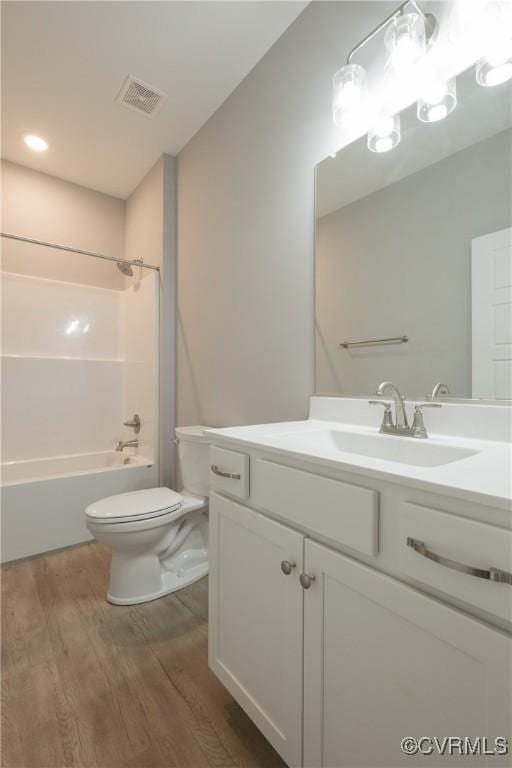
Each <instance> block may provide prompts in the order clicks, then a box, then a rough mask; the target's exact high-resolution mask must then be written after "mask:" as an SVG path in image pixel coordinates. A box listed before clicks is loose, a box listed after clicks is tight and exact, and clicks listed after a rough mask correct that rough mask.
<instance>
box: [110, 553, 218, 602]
mask: <svg viewBox="0 0 512 768" xmlns="http://www.w3.org/2000/svg"><path fill="white" fill-rule="evenodd" d="M207 575H208V561H206V562H205V563H199V564H198V565H196V566H194V567H193V568H190V569H188V570H187V571H186V573H183V574H179V573H176V572H171V571H167V572H166V571H162V586H161V587H160V589H159V590H158V592H153V593H151V594H148V595H139V596H137V597H131V598H130V597H124V598H123V597H116V596H115V595H111V594H110V592H107V600H108V602H109V603H112V604H113V605H138V604H140V603H149V602H150V601H151V600H158V598H159V597H163V596H164V595H170V594H171V593H172V592H177V591H178V590H179V589H183V588H184V587H188V586H189V585H190V584H193V583H194V582H195V581H199V580H200V579H204V577H205V576H207Z"/></svg>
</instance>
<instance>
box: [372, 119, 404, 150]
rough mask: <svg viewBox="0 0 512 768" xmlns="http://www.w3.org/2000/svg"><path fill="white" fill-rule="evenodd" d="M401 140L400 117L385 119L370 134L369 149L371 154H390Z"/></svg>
mask: <svg viewBox="0 0 512 768" xmlns="http://www.w3.org/2000/svg"><path fill="white" fill-rule="evenodd" d="M400 139H401V133H400V115H393V116H392V117H384V118H382V119H381V120H379V121H378V123H377V124H376V125H375V127H374V128H373V129H372V130H371V131H370V132H369V133H368V149H369V150H370V151H371V152H378V153H382V152H389V151H390V150H392V149H394V148H395V147H396V146H397V145H398V144H399V143H400Z"/></svg>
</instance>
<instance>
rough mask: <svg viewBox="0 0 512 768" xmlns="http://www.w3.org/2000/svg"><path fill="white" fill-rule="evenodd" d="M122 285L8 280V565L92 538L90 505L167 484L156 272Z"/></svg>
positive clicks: (140, 273) (14, 276)
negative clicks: (130, 445) (162, 461)
mask: <svg viewBox="0 0 512 768" xmlns="http://www.w3.org/2000/svg"><path fill="white" fill-rule="evenodd" d="M41 258H43V256H41ZM79 258H80V259H83V258H84V257H79ZM20 263H21V262H20ZM108 266H109V267H110V269H111V270H112V271H114V270H115V271H116V272H117V270H116V268H115V265H114V264H110V265H108ZM23 271H24V270H22V269H20V272H23ZM91 282H92V283H94V282H96V283H97V282H98V281H97V280H96V279H95V280H92V281H91ZM114 284H115V285H116V287H115V288H112V287H103V285H97V284H87V283H86V282H83V277H81V279H80V282H64V281H60V280H55V279H47V278H44V277H40V276H34V275H30V274H21V273H15V272H4V273H3V275H2V299H3V302H2V303H3V312H2V327H3V335H2V378H3V389H2V424H3V429H2V462H3V463H2V561H8V560H13V559H16V558H19V557H24V556H27V555H33V554H36V553H38V552H43V551H47V550H50V549H55V548H58V547H63V546H67V545H70V544H74V543H78V542H80V541H85V540H87V539H89V538H90V534H89V532H88V531H87V529H86V527H85V524H84V522H83V510H84V507H85V506H86V505H87V504H89V503H91V502H92V501H94V500H96V499H98V498H101V497H103V496H107V495H110V494H114V493H120V492H123V491H129V490H135V489H138V488H145V487H151V486H153V485H157V484H158V461H157V458H158V450H157V448H158V439H159V436H158V311H159V307H158V304H159V273H158V272H152V271H150V270H145V269H143V268H142V269H141V268H136V269H134V276H133V277H132V278H124V277H121V280H117V279H116V282H115V283H114ZM135 413H138V414H139V415H140V418H141V422H142V428H141V431H140V433H139V434H138V435H137V437H138V439H139V447H138V449H136V450H133V449H126V450H125V451H124V452H123V454H120V453H118V452H117V453H116V452H115V451H114V447H115V445H116V443H117V442H118V440H127V439H130V438H133V437H134V434H133V430H132V429H130V428H128V427H124V426H123V422H124V421H127V420H129V419H131V418H132V416H133V415H134V414H135ZM125 461H127V463H124V462H125Z"/></svg>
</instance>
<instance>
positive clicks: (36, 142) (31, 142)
mask: <svg viewBox="0 0 512 768" xmlns="http://www.w3.org/2000/svg"><path fill="white" fill-rule="evenodd" d="M23 140H24V142H25V144H26V145H27V147H29V149H32V150H33V151H34V152H45V151H46V150H47V149H48V143H47V142H46V141H45V140H44V139H43V138H42V137H41V136H36V135H35V134H34V133H27V135H26V136H24V138H23Z"/></svg>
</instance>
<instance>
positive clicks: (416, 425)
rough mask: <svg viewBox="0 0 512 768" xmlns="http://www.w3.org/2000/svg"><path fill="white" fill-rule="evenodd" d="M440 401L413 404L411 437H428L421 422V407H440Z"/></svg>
mask: <svg viewBox="0 0 512 768" xmlns="http://www.w3.org/2000/svg"><path fill="white" fill-rule="evenodd" d="M442 407H443V406H442V405H441V403H417V404H416V405H415V406H414V419H413V422H412V427H411V433H412V437H421V438H426V437H428V432H427V430H426V428H425V424H424V423H423V409H424V408H442Z"/></svg>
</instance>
